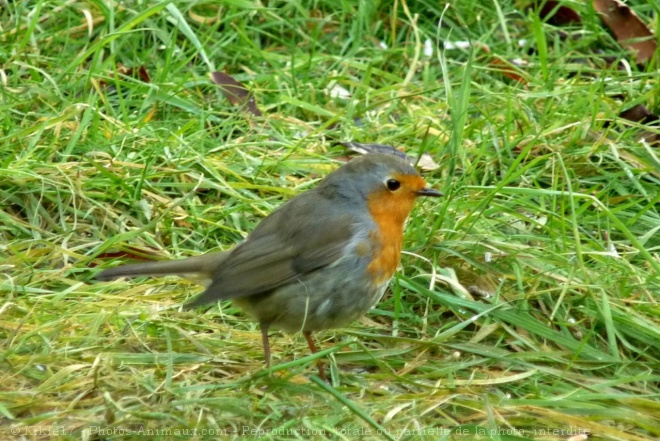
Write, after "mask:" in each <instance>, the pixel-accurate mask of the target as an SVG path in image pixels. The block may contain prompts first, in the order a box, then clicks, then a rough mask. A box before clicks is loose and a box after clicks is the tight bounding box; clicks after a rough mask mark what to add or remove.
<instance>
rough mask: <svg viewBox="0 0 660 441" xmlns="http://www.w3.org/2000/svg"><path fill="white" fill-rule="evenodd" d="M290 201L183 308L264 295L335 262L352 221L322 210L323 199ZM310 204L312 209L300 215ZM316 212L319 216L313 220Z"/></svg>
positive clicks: (343, 216) (348, 217)
mask: <svg viewBox="0 0 660 441" xmlns="http://www.w3.org/2000/svg"><path fill="white" fill-rule="evenodd" d="M307 194H309V193H306V194H305V196H306V195H307ZM310 196H311V195H310ZM296 199H298V198H296ZM296 199H293V200H291V201H290V203H289V204H287V205H289V206H288V207H286V208H287V209H286V211H285V212H284V211H281V210H278V211H276V212H274V213H273V214H272V215H271V216H269V218H267V219H264V221H262V224H260V225H259V227H258V228H257V229H255V230H254V231H253V233H252V234H251V235H250V236H248V238H247V240H246V241H245V242H243V243H242V244H241V245H239V246H238V247H236V248H235V249H234V250H233V251H232V253H231V254H230V256H229V257H228V259H227V260H226V261H225V263H224V264H223V265H221V266H220V268H218V270H217V271H216V273H215V274H214V276H213V281H212V282H211V284H210V285H209V286H208V288H207V289H206V291H204V292H203V293H202V294H201V295H200V296H199V297H197V298H196V299H194V300H193V301H192V302H191V303H188V304H186V307H190V308H192V307H196V306H200V305H203V304H205V303H210V302H214V301H217V300H226V299H233V298H237V297H247V296H253V295H258V294H263V293H268V292H271V291H272V290H274V289H276V288H278V287H280V286H283V285H286V284H288V283H291V282H293V281H295V280H297V279H299V278H300V277H302V276H304V275H305V274H308V273H310V272H312V271H315V270H317V269H319V268H322V267H325V266H328V265H330V264H332V263H333V262H335V261H337V259H339V258H340V257H341V254H342V252H343V251H344V249H345V247H346V245H347V244H348V243H349V241H350V238H351V236H352V233H353V231H352V230H353V224H354V222H355V221H356V220H355V218H354V217H353V216H350V215H338V214H332V211H331V210H325V209H324V208H329V207H328V206H329V204H330V201H328V200H318V201H314V203H313V204H309V200H305V199H303V198H301V199H300V200H296ZM305 202H307V203H305ZM310 205H311V206H312V207H314V210H313V211H312V212H309V211H308V212H305V209H306V208H308V207H309V206H310ZM326 205H327V206H326ZM319 209H320V210H319ZM318 211H320V212H321V213H324V214H325V215H324V216H322V217H320V216H318V214H317V212H318ZM284 213H285V214H284ZM292 219H293V221H292Z"/></svg>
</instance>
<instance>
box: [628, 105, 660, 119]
mask: <svg viewBox="0 0 660 441" xmlns="http://www.w3.org/2000/svg"><path fill="white" fill-rule="evenodd" d="M619 118H623V119H627V120H628V121H632V122H637V123H640V124H648V123H652V122H654V121H657V120H658V117H657V116H656V115H654V114H653V113H651V111H650V110H649V109H647V108H646V106H643V105H642V104H637V105H636V106H633V107H631V108H630V109H626V110H624V111H623V112H621V113H619Z"/></svg>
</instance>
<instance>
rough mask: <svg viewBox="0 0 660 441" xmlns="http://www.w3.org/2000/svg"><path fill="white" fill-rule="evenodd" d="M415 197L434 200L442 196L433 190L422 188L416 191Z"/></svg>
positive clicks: (439, 192)
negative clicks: (428, 197)
mask: <svg viewBox="0 0 660 441" xmlns="http://www.w3.org/2000/svg"><path fill="white" fill-rule="evenodd" d="M417 196H431V197H434V198H439V197H441V196H444V194H442V192H441V191H438V190H436V189H434V188H422V189H421V190H417Z"/></svg>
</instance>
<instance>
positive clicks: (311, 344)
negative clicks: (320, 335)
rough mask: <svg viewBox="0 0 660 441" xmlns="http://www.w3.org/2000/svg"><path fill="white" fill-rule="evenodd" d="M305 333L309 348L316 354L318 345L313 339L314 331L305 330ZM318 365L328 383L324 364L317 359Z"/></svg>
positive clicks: (322, 376) (321, 375) (322, 377)
mask: <svg viewBox="0 0 660 441" xmlns="http://www.w3.org/2000/svg"><path fill="white" fill-rule="evenodd" d="M303 335H304V336H305V340H307V344H308V345H309V350H310V351H312V354H316V352H317V351H316V345H315V344H314V340H313V339H312V333H311V331H304V332H303ZM316 367H317V368H318V369H319V377H321V379H322V380H323V381H325V382H326V383H327V382H328V377H326V376H325V370H323V364H321V360H317V361H316Z"/></svg>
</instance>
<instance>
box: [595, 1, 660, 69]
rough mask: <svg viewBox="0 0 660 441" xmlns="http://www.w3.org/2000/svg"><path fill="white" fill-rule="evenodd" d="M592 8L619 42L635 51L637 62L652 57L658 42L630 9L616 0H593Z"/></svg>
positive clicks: (639, 62)
mask: <svg viewBox="0 0 660 441" xmlns="http://www.w3.org/2000/svg"><path fill="white" fill-rule="evenodd" d="M594 9H595V10H596V11H597V12H598V14H599V15H600V18H601V20H603V23H605V25H606V26H607V27H608V28H610V30H611V31H612V33H613V34H614V36H615V37H616V39H617V41H618V42H619V44H621V46H623V47H624V48H626V49H631V50H633V51H634V52H635V53H636V61H637V64H644V63H646V62H648V61H649V60H650V59H651V58H653V55H654V54H655V51H656V50H657V46H658V44H657V42H656V40H655V37H654V35H653V33H652V32H651V31H650V30H649V28H648V27H647V26H646V25H645V24H644V22H643V21H642V20H641V19H640V18H639V17H638V16H637V15H636V14H635V13H634V12H633V11H632V9H630V8H629V7H628V6H626V5H624V4H623V3H621V2H620V1H618V0H594Z"/></svg>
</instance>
